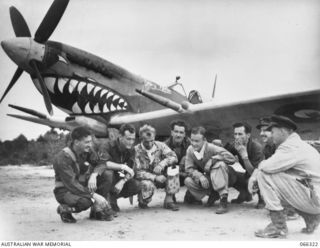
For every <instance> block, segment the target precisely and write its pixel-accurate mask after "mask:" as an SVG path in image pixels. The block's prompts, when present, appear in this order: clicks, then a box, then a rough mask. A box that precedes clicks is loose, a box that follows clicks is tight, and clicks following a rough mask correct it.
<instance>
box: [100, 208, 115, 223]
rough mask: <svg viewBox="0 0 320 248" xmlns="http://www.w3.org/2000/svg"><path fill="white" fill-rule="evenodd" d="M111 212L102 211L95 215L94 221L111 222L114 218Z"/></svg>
mask: <svg viewBox="0 0 320 248" xmlns="http://www.w3.org/2000/svg"><path fill="white" fill-rule="evenodd" d="M111 211H112V210H111V209H110V210H107V211H105V210H103V211H99V212H96V213H95V220H101V221H112V220H113V218H114V216H113V212H111Z"/></svg>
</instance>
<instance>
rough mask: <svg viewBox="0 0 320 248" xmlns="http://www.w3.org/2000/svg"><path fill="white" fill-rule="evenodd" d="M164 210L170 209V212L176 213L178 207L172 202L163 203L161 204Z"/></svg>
mask: <svg viewBox="0 0 320 248" xmlns="http://www.w3.org/2000/svg"><path fill="white" fill-rule="evenodd" d="M163 207H164V208H165V209H171V210H172V211H178V210H179V207H178V206H177V205H176V204H175V203H174V202H165V203H164V204H163Z"/></svg>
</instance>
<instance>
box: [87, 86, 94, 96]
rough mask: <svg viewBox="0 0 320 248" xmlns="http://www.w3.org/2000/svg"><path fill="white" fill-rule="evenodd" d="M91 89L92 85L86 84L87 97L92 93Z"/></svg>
mask: <svg viewBox="0 0 320 248" xmlns="http://www.w3.org/2000/svg"><path fill="white" fill-rule="evenodd" d="M93 88H94V86H93V85H92V84H87V93H88V95H90V92H91V91H92V89H93Z"/></svg>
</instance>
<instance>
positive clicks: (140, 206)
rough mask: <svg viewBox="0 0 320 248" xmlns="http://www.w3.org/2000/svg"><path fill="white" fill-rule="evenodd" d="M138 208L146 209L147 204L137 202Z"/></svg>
mask: <svg viewBox="0 0 320 248" xmlns="http://www.w3.org/2000/svg"><path fill="white" fill-rule="evenodd" d="M138 206H139V208H141V209H146V208H148V204H147V203H144V202H139V204H138Z"/></svg>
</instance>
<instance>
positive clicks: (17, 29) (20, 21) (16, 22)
mask: <svg viewBox="0 0 320 248" xmlns="http://www.w3.org/2000/svg"><path fill="white" fill-rule="evenodd" d="M10 18H11V24H12V27H13V30H14V33H15V34H16V36H17V37H31V33H30V30H29V28H28V25H27V23H26V21H25V19H24V18H23V16H22V15H21V13H20V12H19V10H17V9H16V8H15V7H13V6H11V7H10Z"/></svg>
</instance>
